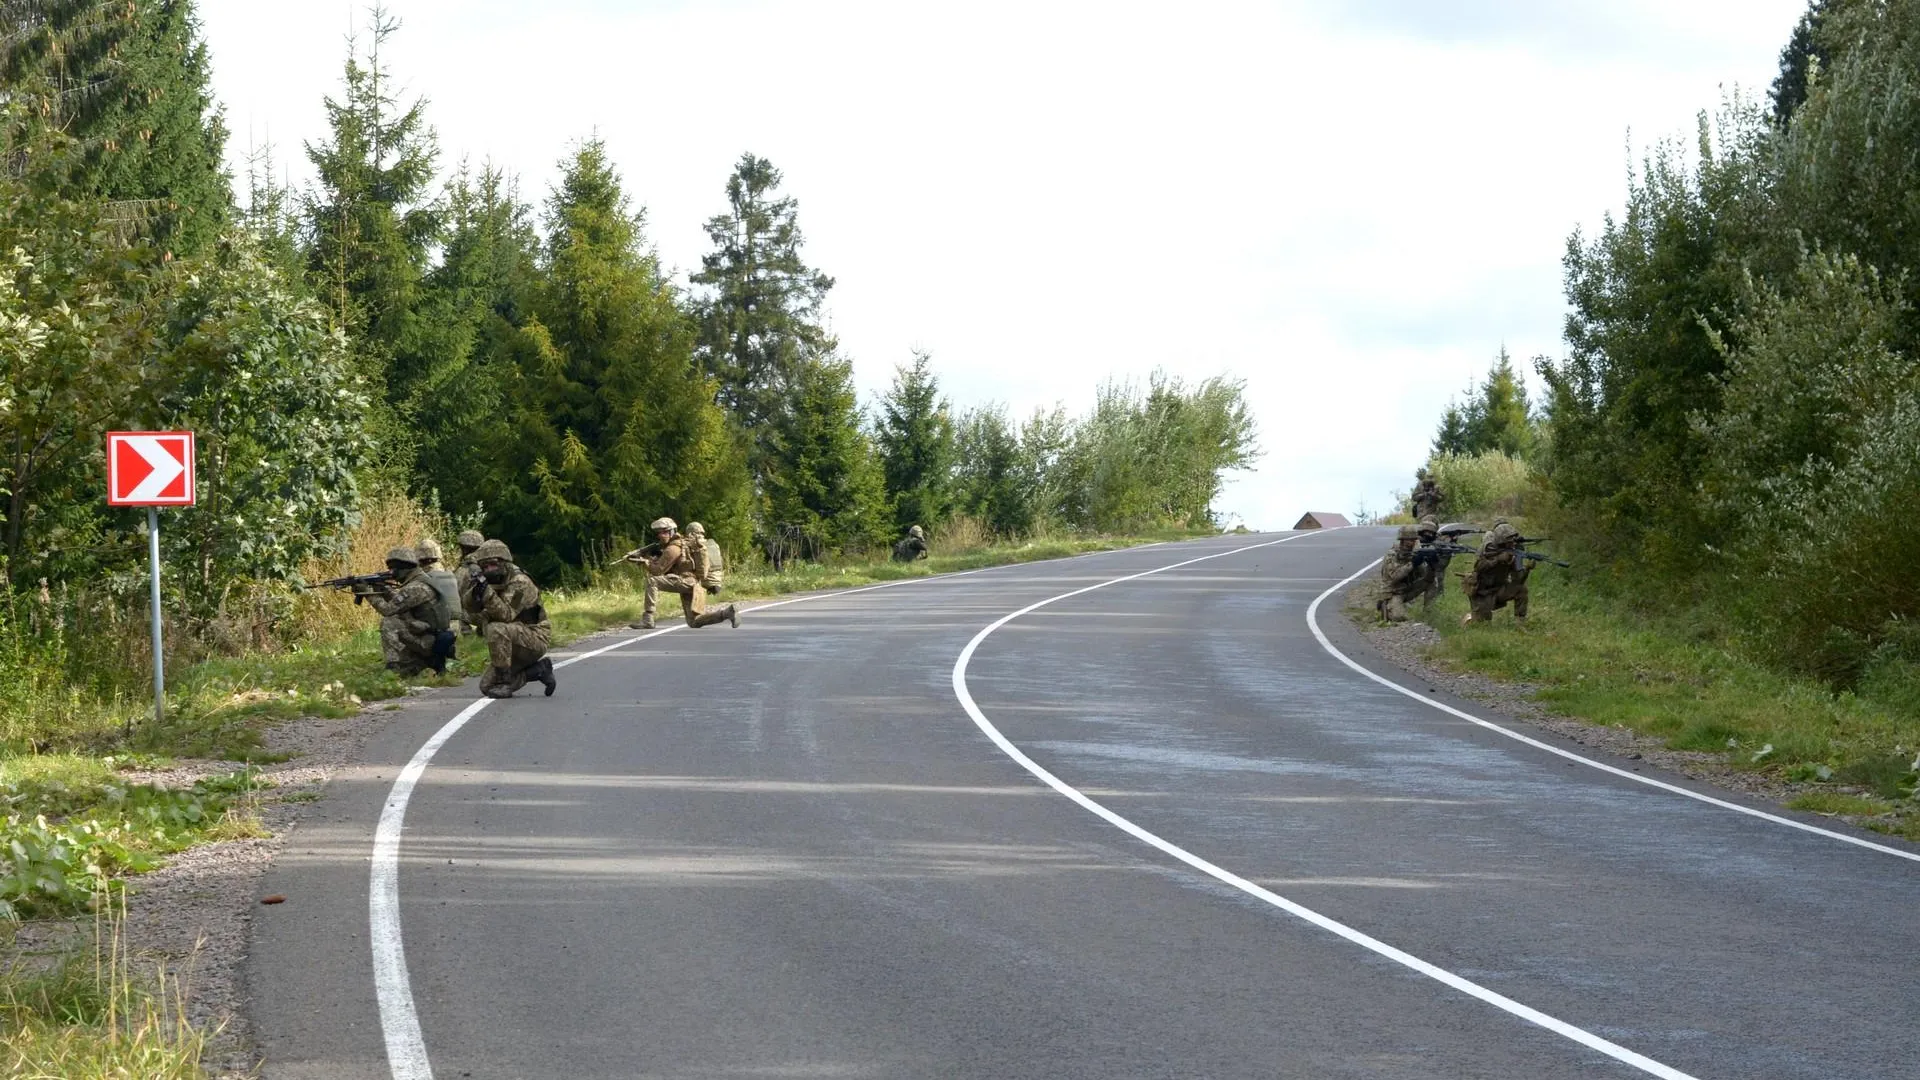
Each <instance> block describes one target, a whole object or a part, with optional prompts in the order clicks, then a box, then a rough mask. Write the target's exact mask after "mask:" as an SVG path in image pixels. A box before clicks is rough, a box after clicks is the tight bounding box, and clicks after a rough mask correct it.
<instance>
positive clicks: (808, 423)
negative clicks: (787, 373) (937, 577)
mask: <svg viewBox="0 0 1920 1080" xmlns="http://www.w3.org/2000/svg"><path fill="white" fill-rule="evenodd" d="M791 387H792V399H791V402H790V405H789V407H788V409H787V411H786V416H785V418H784V422H783V423H782V424H781V425H780V426H779V427H778V429H777V430H776V431H775V432H774V435H773V438H772V439H771V440H770V445H769V452H768V460H767V466H768V467H767V470H766V479H765V488H764V494H765V498H766V508H767V513H768V515H769V520H770V523H771V524H773V525H775V526H782V527H798V528H800V529H801V530H802V531H803V532H805V533H806V534H807V535H808V536H809V537H811V538H812V539H813V541H814V543H815V544H816V545H817V546H819V547H823V548H827V549H842V548H847V547H856V548H857V547H861V546H864V545H867V544H870V543H872V542H873V541H875V540H876V539H878V538H879V535H880V534H881V532H882V530H883V528H884V523H885V519H886V481H885V479H884V477H883V475H882V473H881V468H880V463H879V462H878V461H877V460H876V459H875V454H874V452H873V446H872V444H871V443H869V442H868V441H867V436H866V432H864V431H862V430H861V425H860V410H859V405H858V401H857V399H856V396H855V393H854V389H853V365H851V364H849V363H847V362H846V361H845V360H842V359H840V358H838V357H833V356H826V357H819V358H815V359H809V360H806V361H803V362H802V363H801V364H800V365H799V366H798V368H797V369H796V370H795V371H794V373H793V375H792V377H791Z"/></svg>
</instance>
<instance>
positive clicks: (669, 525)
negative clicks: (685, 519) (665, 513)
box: [647, 517, 680, 532]
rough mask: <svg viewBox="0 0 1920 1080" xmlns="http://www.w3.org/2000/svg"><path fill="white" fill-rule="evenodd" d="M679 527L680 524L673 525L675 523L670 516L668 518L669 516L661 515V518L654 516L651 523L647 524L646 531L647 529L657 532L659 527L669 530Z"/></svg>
mask: <svg viewBox="0 0 1920 1080" xmlns="http://www.w3.org/2000/svg"><path fill="white" fill-rule="evenodd" d="M679 527H680V526H678V525H675V524H674V523H673V519H672V518H670V517H663V518H654V519H653V524H651V525H649V526H647V531H648V532H659V531H660V530H661V529H666V530H669V531H672V530H674V529H678V528H679Z"/></svg>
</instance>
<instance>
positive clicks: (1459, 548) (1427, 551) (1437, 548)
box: [1413, 544, 1477, 566]
mask: <svg viewBox="0 0 1920 1080" xmlns="http://www.w3.org/2000/svg"><path fill="white" fill-rule="evenodd" d="M1473 554H1477V553H1476V552H1475V551H1474V550H1473V549H1472V548H1470V547H1465V546H1463V545H1460V544H1422V545H1420V546H1419V547H1417V548H1414V549H1413V565H1415V566H1425V565H1428V564H1431V563H1438V562H1439V561H1440V557H1441V556H1443V555H1473Z"/></svg>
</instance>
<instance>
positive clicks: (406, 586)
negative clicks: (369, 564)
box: [354, 548, 453, 676]
mask: <svg viewBox="0 0 1920 1080" xmlns="http://www.w3.org/2000/svg"><path fill="white" fill-rule="evenodd" d="M387 569H388V570H389V571H390V572H391V573H392V574H393V576H394V581H393V583H392V584H387V585H382V586H379V587H373V586H362V587H361V588H357V589H355V590H354V594H355V596H356V598H357V599H364V600H365V601H366V602H367V603H368V604H369V605H371V606H372V607H373V610H375V611H377V612H379V613H380V652H381V655H382V656H383V658H384V659H385V660H386V662H387V670H389V671H391V672H393V673H394V674H396V675H400V676H411V675H418V674H420V673H421V672H422V671H427V670H431V671H433V672H434V673H435V674H445V673H446V670H447V657H448V656H451V655H452V653H453V650H452V648H451V646H452V635H451V634H447V633H446V629H447V620H446V614H445V612H444V611H443V610H442V609H441V606H440V596H439V594H438V593H436V592H434V590H433V583H432V582H431V581H429V580H428V579H427V574H426V571H424V570H422V569H421V568H420V556H419V555H418V554H417V553H416V552H415V551H414V550H413V549H412V548H394V549H393V550H392V551H389V552H387Z"/></svg>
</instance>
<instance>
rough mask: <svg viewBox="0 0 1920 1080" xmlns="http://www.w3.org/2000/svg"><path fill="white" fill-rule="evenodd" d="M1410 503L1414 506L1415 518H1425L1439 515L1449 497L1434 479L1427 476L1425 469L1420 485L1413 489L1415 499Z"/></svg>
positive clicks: (1421, 474) (1422, 472)
mask: <svg viewBox="0 0 1920 1080" xmlns="http://www.w3.org/2000/svg"><path fill="white" fill-rule="evenodd" d="M1410 501H1411V502H1412V504H1413V516H1414V517H1416V518H1424V517H1432V516H1435V515H1437V514H1439V513H1440V507H1441V505H1442V504H1444V503H1445V502H1446V501H1447V497H1446V495H1445V494H1443V493H1442V492H1441V490H1440V486H1439V485H1438V484H1436V483H1434V482H1433V477H1431V476H1428V475H1426V470H1424V469H1423V470H1421V473H1420V483H1419V485H1418V486H1416V487H1415V488H1414V489H1413V497H1412V499H1411V500H1410Z"/></svg>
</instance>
